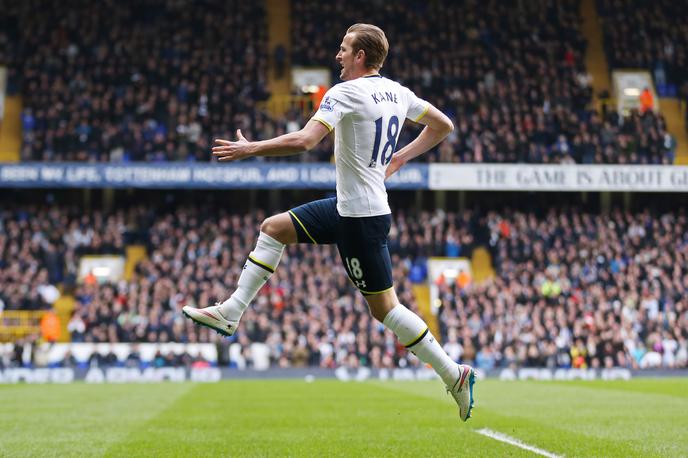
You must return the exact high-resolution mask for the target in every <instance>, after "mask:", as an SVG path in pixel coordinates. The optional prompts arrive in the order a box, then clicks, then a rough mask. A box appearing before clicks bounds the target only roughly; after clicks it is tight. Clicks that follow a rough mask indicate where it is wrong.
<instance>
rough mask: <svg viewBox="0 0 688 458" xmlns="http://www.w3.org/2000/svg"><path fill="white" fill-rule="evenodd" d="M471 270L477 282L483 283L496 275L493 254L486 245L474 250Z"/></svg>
mask: <svg viewBox="0 0 688 458" xmlns="http://www.w3.org/2000/svg"><path fill="white" fill-rule="evenodd" d="M471 270H472V274H473V281H474V282H476V283H482V282H484V281H485V280H489V279H490V278H492V277H494V275H495V271H494V267H492V256H491V255H490V252H489V251H487V249H486V248H485V247H478V248H476V249H475V250H473V255H472V256H471Z"/></svg>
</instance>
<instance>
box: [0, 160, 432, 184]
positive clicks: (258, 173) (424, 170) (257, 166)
mask: <svg viewBox="0 0 688 458" xmlns="http://www.w3.org/2000/svg"><path fill="white" fill-rule="evenodd" d="M428 175H429V174H428V166H427V165H425V164H409V165H407V166H405V167H404V168H402V169H401V170H400V171H399V172H398V173H396V174H395V175H394V176H392V177H391V178H390V179H389V180H388V181H387V188H388V189H428ZM0 187H5V188H161V189H176V188H182V189H334V187H335V168H334V165H332V164H325V163H316V164H285V163H255V162H253V163H233V164H216V163H208V164H195V163H163V164H117V165H114V164H113V165H110V164H78V163H39V162H29V163H26V162H25V163H18V164H0Z"/></svg>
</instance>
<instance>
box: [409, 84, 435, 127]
mask: <svg viewBox="0 0 688 458" xmlns="http://www.w3.org/2000/svg"><path fill="white" fill-rule="evenodd" d="M404 89H405V92H406V97H407V100H408V110H407V111H406V118H407V119H410V120H411V121H414V122H418V121H420V120H421V119H423V116H425V114H426V113H427V112H428V110H429V109H430V102H426V101H425V100H423V99H421V98H420V97H418V96H416V94H414V93H413V91H411V90H410V89H408V88H404Z"/></svg>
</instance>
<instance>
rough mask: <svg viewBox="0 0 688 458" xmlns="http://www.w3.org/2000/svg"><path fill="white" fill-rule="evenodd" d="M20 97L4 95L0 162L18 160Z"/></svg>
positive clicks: (0, 125) (20, 130)
mask: <svg viewBox="0 0 688 458" xmlns="http://www.w3.org/2000/svg"><path fill="white" fill-rule="evenodd" d="M21 112H22V99H21V97H20V96H18V95H13V96H8V97H5V114H4V117H3V119H2V122H1V123H0V162H18V161H19V153H20V150H21V144H22V124H21Z"/></svg>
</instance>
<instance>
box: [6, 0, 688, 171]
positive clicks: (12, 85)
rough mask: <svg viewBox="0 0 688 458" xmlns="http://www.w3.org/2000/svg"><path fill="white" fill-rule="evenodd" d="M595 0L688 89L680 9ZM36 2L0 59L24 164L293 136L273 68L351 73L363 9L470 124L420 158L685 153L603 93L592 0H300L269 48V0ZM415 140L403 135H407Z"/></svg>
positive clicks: (297, 117)
mask: <svg viewBox="0 0 688 458" xmlns="http://www.w3.org/2000/svg"><path fill="white" fill-rule="evenodd" d="M599 3H600V5H599V9H600V11H601V14H602V15H603V17H608V18H609V19H608V20H606V21H605V23H604V24H605V29H604V30H605V36H606V40H605V43H607V44H608V45H607V51H608V55H609V60H610V63H611V64H613V66H628V65H631V66H640V67H646V68H648V69H650V70H652V71H654V74H655V75H660V76H661V78H663V79H662V81H661V82H672V83H673V84H674V85H675V86H676V87H679V88H681V87H682V84H683V83H684V75H685V74H687V73H686V72H685V71H683V70H684V69H685V68H684V67H685V36H686V33H681V32H682V31H684V32H685V30H683V29H682V28H681V27H682V26H680V25H673V26H672V27H664V25H663V24H664V23H663V22H661V21H662V20H664V21H666V20H667V18H668V17H676V16H671V13H672V11H673V10H674V9H677V10H680V8H679V7H678V6H676V8H674V7H672V6H671V2H670V1H666V2H664V3H665V4H666V5H667V8H665V9H663V11H666V16H660V17H656V16H655V15H648V14H645V13H644V12H642V9H637V8H635V7H634V10H633V11H634V14H632V15H631V14H626V13H627V11H626V10H625V9H624V8H623V7H621V6H618V3H619V2H612V1H609V2H608V1H600V2H599ZM622 3H623V2H622ZM635 3H638V2H635ZM640 3H642V2H640ZM39 4H41V5H42V2H40V1H38V0H30V1H26V2H8V1H4V2H0V6H1V8H0V24H2V27H1V28H0V43H2V44H3V45H4V46H2V47H0V64H3V63H4V64H6V65H8V71H9V90H10V91H14V92H18V93H21V94H22V95H23V97H24V105H25V108H24V112H23V115H22V123H23V132H24V139H23V147H22V152H21V157H22V159H23V160H34V161H89V162H102V161H110V162H128V161H146V162H160V161H208V160H210V157H209V154H208V150H209V146H210V145H211V143H212V141H213V139H214V138H218V137H220V138H233V136H234V132H235V130H236V129H237V128H241V129H242V131H244V132H245V133H246V134H247V136H248V137H249V138H252V139H264V138H271V137H273V136H275V135H278V134H281V133H284V132H289V131H293V130H297V129H299V128H300V127H302V126H303V125H304V124H305V122H306V121H307V120H308V116H304V113H303V112H301V111H300V110H291V111H288V112H287V113H286V114H285V115H284V116H277V117H275V116H271V115H269V114H268V112H267V111H266V110H265V109H264V108H261V105H260V102H262V101H265V100H266V99H268V97H269V95H270V93H269V92H268V89H267V84H266V80H267V73H268V68H269V67H270V66H271V65H273V66H279V67H280V68H281V67H283V66H284V65H285V62H289V63H291V64H292V65H303V66H324V67H328V68H331V69H332V72H333V75H335V76H337V75H339V69H338V65H337V64H336V61H335V59H334V56H335V54H336V53H337V50H338V49H339V44H340V41H341V39H342V36H343V34H344V32H345V31H346V29H347V28H348V26H349V25H351V24H353V23H354V22H357V21H358V20H359V19H360V18H361V17H365V18H366V20H368V21H370V22H373V23H375V24H378V25H380V26H381V27H382V28H383V29H384V30H385V31H386V33H387V35H388V37H389V40H390V44H391V47H390V55H389V57H388V59H387V63H386V65H385V67H384V68H383V70H382V74H383V75H385V76H389V77H391V78H394V79H397V80H398V81H400V82H401V83H403V84H405V85H407V86H408V87H410V88H411V89H412V90H414V91H415V92H416V93H417V94H418V95H419V96H420V97H422V98H425V99H427V100H429V101H430V102H432V103H433V104H435V105H436V106H438V107H440V108H441V109H442V110H443V111H444V112H445V113H446V114H447V115H449V116H450V117H451V118H452V120H453V121H454V123H455V125H456V127H457V129H456V130H455V132H454V133H453V134H452V135H451V136H450V138H449V139H448V140H447V141H445V142H443V143H442V145H441V146H440V147H438V148H436V149H435V150H433V151H432V152H431V153H430V154H427V155H426V156H424V160H427V161H430V162H438V161H441V162H528V163H583V164H592V163H605V164H608V163H613V164H615V163H622V164H625V163H633V164H670V163H672V162H673V161H674V155H675V148H676V145H675V140H674V139H673V138H672V136H671V134H669V133H668V131H667V128H666V123H665V120H664V118H663V117H662V115H661V114H657V113H654V112H653V111H652V110H643V112H640V111H638V110H635V111H633V112H632V113H630V114H629V116H625V117H624V116H619V115H618V114H617V112H616V110H608V109H607V107H606V105H603V106H602V109H599V110H598V109H596V108H595V106H594V104H593V103H592V101H593V94H592V86H591V75H590V74H589V73H588V71H587V70H586V68H585V63H584V59H583V56H584V53H585V49H586V40H585V39H584V38H583V36H582V33H581V22H582V18H581V16H580V12H579V9H580V1H578V0H565V1H555V0H535V1H530V2H502V1H497V0H491V1H485V2H475V1H473V0H464V1H459V2H451V3H449V4H444V3H442V2H425V3H423V2H416V1H413V0H403V1H398V2H392V3H382V2H375V1H374V2H367V1H360V0H356V1H354V2H348V3H346V4H324V3H322V2H318V1H313V0H295V1H293V2H292V13H291V21H292V27H291V34H292V43H293V46H292V49H291V55H286V51H285V50H284V49H283V48H280V47H279V46H278V47H277V48H275V49H268V44H267V32H266V26H265V24H266V18H265V14H266V12H265V5H264V4H263V3H262V2H230V3H226V2H220V1H216V0H205V1H203V2H202V5H199V4H197V3H194V2H186V1H182V0H176V1H169V2H163V1H159V0H146V1H143V2H140V1H139V2H124V4H123V2H116V1H113V0H106V1H103V2H99V3H98V4H97V5H96V4H93V3H92V2H88V1H85V0H70V1H69V2H68V4H69V5H68V6H69V7H68V8H67V7H65V4H64V2H63V3H60V4H57V3H54V4H49V5H47V6H46V7H43V6H41V7H40V8H38V5H39ZM124 6H126V7H124ZM199 6H202V7H199ZM672 8H673V9H672ZM651 9H652V10H653V11H657V10H658V9H657V8H654V7H652V8H651ZM36 11H40V12H39V13H36ZM655 14H659V13H655ZM677 14H682V15H683V16H685V12H684V11H683V12H681V11H679V12H677ZM683 16H681V17H683ZM657 22H659V25H657ZM684 22H685V21H684ZM679 23H681V22H680V21H679V22H675V23H674V24H679ZM19 24H24V25H25V26H22V27H19ZM683 27H684V28H685V26H683ZM658 28H659V29H661V31H659V32H658V31H657V30H658ZM628 29H633V30H638V29H639V30H641V31H642V34H635V35H634V34H629V33H626V31H627V30H628ZM633 37H637V38H633ZM633 40H636V41H637V40H640V41H642V43H641V44H642V46H641V47H639V46H638V43H636V42H635V41H633ZM447 43H454V44H455V45H452V46H447ZM612 43H613V45H612ZM2 48H5V49H4V50H3V49H2ZM686 96H688V93H686ZM417 132H418V129H406V131H405V133H403V134H402V138H401V139H400V143H399V144H400V145H403V144H405V143H407V142H408V141H410V140H411V139H412V138H413V137H414V135H416V134H417ZM331 151H332V149H331V147H330V143H329V142H326V143H324V144H323V145H321V146H320V147H318V148H316V149H315V150H314V151H313V152H311V153H310V154H308V155H304V156H300V157H297V158H292V159H278V160H301V161H328V160H330V157H331ZM271 160H274V159H271Z"/></svg>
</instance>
